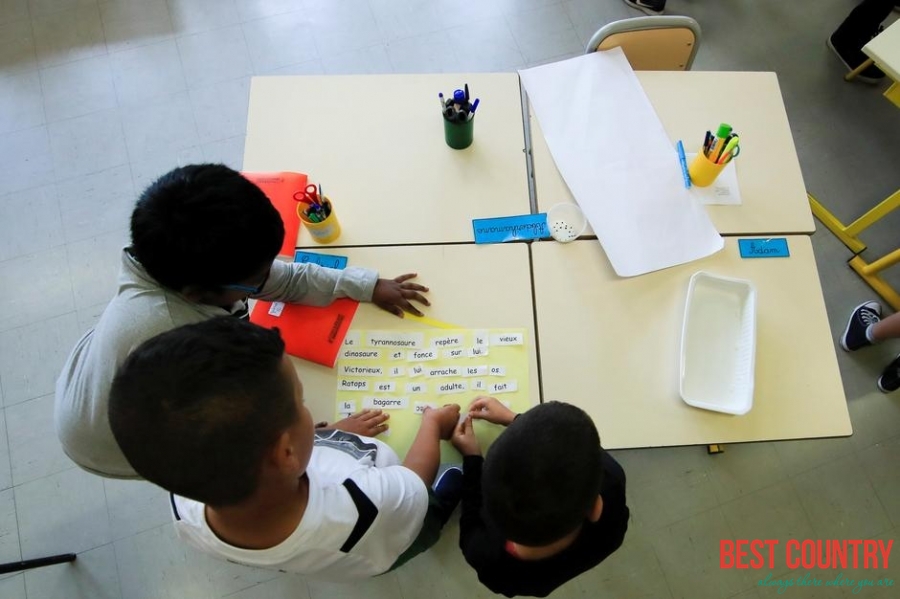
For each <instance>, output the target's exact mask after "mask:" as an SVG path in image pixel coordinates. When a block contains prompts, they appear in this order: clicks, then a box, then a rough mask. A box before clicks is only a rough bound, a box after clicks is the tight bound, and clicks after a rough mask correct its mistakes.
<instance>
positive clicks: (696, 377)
mask: <svg viewBox="0 0 900 599" xmlns="http://www.w3.org/2000/svg"><path fill="white" fill-rule="evenodd" d="M755 360H756V287H754V285H753V283H751V282H750V281H744V280H741V279H732V278H728V277H720V276H717V275H713V274H711V273H708V272H704V271H700V272H697V273H694V275H693V276H692V277H691V282H690V285H689V286H688V295H687V303H686V305H685V308H684V324H683V326H682V330H681V384H680V391H681V398H682V399H684V401H685V403H687V404H688V405H691V406H694V407H696V408H703V409H704V410H715V411H717V412H725V413H726V414H746V413H747V412H749V411H750V408H752V407H753V382H754V375H753V368H754V363H755Z"/></svg>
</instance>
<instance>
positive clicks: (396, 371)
mask: <svg viewBox="0 0 900 599" xmlns="http://www.w3.org/2000/svg"><path fill="white" fill-rule="evenodd" d="M405 374H406V369H405V368H404V367H402V366H391V369H390V370H389V371H388V376H403V375H405Z"/></svg>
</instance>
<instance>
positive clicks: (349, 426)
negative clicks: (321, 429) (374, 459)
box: [317, 409, 390, 437]
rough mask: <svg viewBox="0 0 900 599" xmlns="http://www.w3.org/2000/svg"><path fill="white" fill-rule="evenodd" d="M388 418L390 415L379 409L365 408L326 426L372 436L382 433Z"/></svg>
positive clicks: (386, 426) (386, 427)
mask: <svg viewBox="0 0 900 599" xmlns="http://www.w3.org/2000/svg"><path fill="white" fill-rule="evenodd" d="M388 418H390V416H388V415H387V414H383V413H382V412H381V410H370V409H365V410H363V411H362V412H357V413H356V414H352V415H350V416H347V417H346V418H344V419H343V420H338V421H337V422H335V423H334V424H332V425H330V426H326V428H333V429H337V430H339V431H345V432H348V433H354V434H356V435H364V436H366V437H374V436H375V435H377V434H378V433H383V432H384V431H386V430H387V429H388V425H386V424H385V422H387V420H388ZM317 428H318V427H317Z"/></svg>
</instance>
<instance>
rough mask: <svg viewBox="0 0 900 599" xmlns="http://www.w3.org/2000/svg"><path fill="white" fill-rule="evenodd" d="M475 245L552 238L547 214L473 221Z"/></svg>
mask: <svg viewBox="0 0 900 599" xmlns="http://www.w3.org/2000/svg"><path fill="white" fill-rule="evenodd" d="M472 230H473V231H474V232H475V243H504V242H506V241H521V240H523V239H541V238H542V237H550V229H548V228H547V214H546V213H544V212H542V213H540V214H522V215H519V216H501V217H498V218H476V219H473V220H472Z"/></svg>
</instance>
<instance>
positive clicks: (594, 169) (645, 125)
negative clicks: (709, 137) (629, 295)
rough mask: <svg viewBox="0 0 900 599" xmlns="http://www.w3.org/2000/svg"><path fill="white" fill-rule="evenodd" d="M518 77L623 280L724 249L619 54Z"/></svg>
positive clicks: (593, 56) (601, 55)
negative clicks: (685, 186)
mask: <svg viewBox="0 0 900 599" xmlns="http://www.w3.org/2000/svg"><path fill="white" fill-rule="evenodd" d="M519 75H520V76H521V78H522V84H523V85H524V86H525V90H526V91H527V92H528V97H529V100H530V101H531V105H532V107H533V109H534V112H535V115H536V117H537V119H538V121H540V124H541V130H542V131H543V132H544V136H545V138H546V139H547V145H548V146H549V148H550V153H551V154H552V155H553V159H554V161H555V162H556V166H557V168H558V169H559V172H560V173H561V174H562V176H563V179H565V181H566V184H567V185H568V186H569V189H570V190H571V191H572V195H573V196H574V197H575V200H576V201H577V202H578V205H579V206H581V209H582V211H583V212H584V213H585V215H586V216H587V218H588V221H589V222H590V223H591V226H592V227H593V229H594V232H595V233H596V234H597V237H598V239H599V240H600V243H601V244H602V245H603V249H604V251H605V252H606V255H607V256H608V257H609V261H610V262H611V263H612V266H613V269H614V270H615V271H616V274H618V275H619V276H623V277H630V276H635V275H640V274H644V273H647V272H651V271H654V270H659V269H662V268H667V267H669V266H674V265H676V264H683V263H685V262H690V261H691V260H697V259H699V258H703V257H705V256H709V255H710V254H713V253H715V252H717V251H719V250H720V249H722V247H723V245H724V244H723V241H722V238H721V237H720V236H719V234H718V233H717V232H716V229H715V227H713V224H712V222H711V221H710V220H709V217H708V216H707V214H706V212H705V210H704V208H703V207H702V206H701V205H700V204H699V202H697V200H696V199H694V198H693V197H692V196H691V194H690V193H689V192H688V190H687V189H685V188H684V180H683V178H682V175H681V169H680V166H679V163H678V159H677V157H676V156H675V155H674V150H673V148H672V144H671V142H670V140H669V139H668V137H667V136H666V132H665V130H664V129H663V126H662V124H661V123H660V122H659V118H658V117H657V116H656V112H655V111H654V110H653V106H651V104H650V101H649V100H648V99H647V96H646V94H645V93H644V90H643V88H641V85H640V83H639V82H638V80H637V77H636V76H635V75H634V71H633V70H632V69H631V65H629V64H628V61H627V60H626V59H625V55H624V54H623V53H622V51H621V49H618V48H615V49H612V50H607V51H605V52H594V53H591V54H586V55H583V56H579V57H577V58H572V59H569V60H564V61H561V62H556V63H552V64H547V65H542V66H539V67H535V68H533V69H527V70H524V71H519ZM672 101H678V100H677V98H673V99H672ZM701 133H702V132H701Z"/></svg>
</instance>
